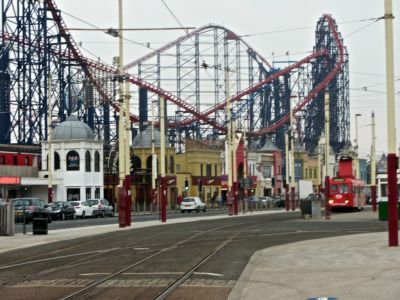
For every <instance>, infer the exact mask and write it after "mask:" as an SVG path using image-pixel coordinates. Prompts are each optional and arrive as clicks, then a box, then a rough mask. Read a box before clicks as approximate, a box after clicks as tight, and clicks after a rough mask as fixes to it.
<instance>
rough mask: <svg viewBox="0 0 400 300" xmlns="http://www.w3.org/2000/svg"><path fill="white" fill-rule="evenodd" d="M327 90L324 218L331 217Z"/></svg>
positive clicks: (327, 102) (326, 93)
mask: <svg viewBox="0 0 400 300" xmlns="http://www.w3.org/2000/svg"><path fill="white" fill-rule="evenodd" d="M329 136H330V134H329V91H328V90H326V91H325V219H326V220H329V219H330V218H331V207H330V204H329V194H330V190H329V142H330V141H329V140H330V138H329Z"/></svg>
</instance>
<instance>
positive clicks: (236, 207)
mask: <svg viewBox="0 0 400 300" xmlns="http://www.w3.org/2000/svg"><path fill="white" fill-rule="evenodd" d="M232 192H233V214H234V215H235V216H237V215H238V212H239V205H238V183H237V182H234V183H233V191H232Z"/></svg>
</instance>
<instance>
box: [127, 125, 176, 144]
mask: <svg viewBox="0 0 400 300" xmlns="http://www.w3.org/2000/svg"><path fill="white" fill-rule="evenodd" d="M160 140H161V134H160V131H159V130H158V129H155V128H154V146H155V147H160ZM165 141H167V139H165ZM168 146H169V145H166V147H168ZM132 148H151V126H147V127H146V128H145V129H144V130H143V131H141V132H139V134H138V135H137V136H135V138H134V139H133V141H132Z"/></svg>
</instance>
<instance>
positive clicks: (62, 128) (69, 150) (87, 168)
mask: <svg viewBox="0 0 400 300" xmlns="http://www.w3.org/2000/svg"><path fill="white" fill-rule="evenodd" d="M41 152H42V155H41V160H42V163H41V164H42V169H43V170H44V171H40V172H39V178H38V180H39V181H40V182H43V184H45V195H46V197H44V194H43V193H42V195H41V198H47V184H48V176H49V171H51V175H52V178H53V179H52V185H53V201H70V200H86V199H90V198H102V197H103V189H104V188H103V142H102V141H100V140H96V139H95V136H94V134H93V131H92V130H91V129H90V127H89V126H88V125H87V124H85V123H83V122H81V121H79V120H78V119H77V118H76V117H75V116H73V115H71V116H70V117H68V119H67V120H66V121H65V122H62V123H60V124H59V125H58V126H57V127H56V128H55V129H54V130H53V133H52V142H51V155H52V156H51V162H52V163H51V165H50V166H49V165H48V158H49V157H48V155H49V143H48V141H44V142H42V151H41ZM49 169H50V170H49Z"/></svg>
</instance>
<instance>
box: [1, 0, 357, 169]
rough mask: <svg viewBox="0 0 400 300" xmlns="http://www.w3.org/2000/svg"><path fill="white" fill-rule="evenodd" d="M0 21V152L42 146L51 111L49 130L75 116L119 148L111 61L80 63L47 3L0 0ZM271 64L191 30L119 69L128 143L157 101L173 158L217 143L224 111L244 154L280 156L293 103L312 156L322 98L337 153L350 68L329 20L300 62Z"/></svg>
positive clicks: (216, 30)
mask: <svg viewBox="0 0 400 300" xmlns="http://www.w3.org/2000/svg"><path fill="white" fill-rule="evenodd" d="M2 16H3V18H2V27H1V44H0V143H2V144H10V143H18V144H39V143H40V142H41V141H43V140H46V139H47V134H48V132H47V130H48V129H47V128H48V127H47V120H48V112H49V111H51V119H52V122H53V124H54V126H55V125H57V123H59V122H62V121H64V120H66V118H67V117H68V116H69V115H70V114H75V115H77V117H78V118H79V119H80V120H82V121H84V122H86V123H87V124H88V125H89V126H90V127H91V128H92V129H93V131H94V133H95V135H96V136H97V138H99V139H102V140H103V141H104V147H105V150H106V151H111V149H112V148H113V145H115V144H116V141H117V140H118V130H117V127H118V126H117V124H118V118H119V113H118V111H119V104H118V85H119V83H118V82H119V80H118V60H116V62H115V64H114V65H107V64H105V63H102V62H100V61H95V60H92V59H90V58H87V57H85V56H84V55H83V54H82V52H81V51H80V48H79V46H78V44H77V43H76V42H75V41H74V39H73V36H72V35H71V33H70V31H69V29H68V27H67V25H66V24H65V22H64V20H63V18H62V10H60V9H59V8H58V7H57V6H56V3H55V1H54V0H45V1H34V0H2ZM275 65H276V64H275V63H272V64H271V63H269V62H268V61H267V60H266V59H265V58H263V57H262V56H261V55H260V54H259V53H258V52H256V51H255V50H254V49H253V48H252V47H251V46H250V45H249V44H248V43H247V42H246V41H244V40H243V38H242V37H241V36H240V35H238V34H236V33H234V32H233V31H231V30H229V29H228V28H225V27H223V26H218V25H207V26H203V27H200V28H198V29H196V30H193V31H192V32H190V33H188V34H186V35H184V36H181V37H179V38H177V39H176V40H174V41H172V42H170V43H168V44H166V45H164V46H163V47H161V48H159V49H156V50H154V51H152V52H150V53H148V54H147V55H145V56H143V57H141V58H138V59H137V60H135V61H132V62H129V63H128V64H126V65H125V66H124V77H125V80H127V81H128V82H129V83H131V84H130V94H131V95H132V100H131V102H134V103H136V104H138V107H139V109H138V111H134V112H132V113H131V116H130V119H131V121H132V135H133V136H135V135H136V134H137V132H138V131H140V130H142V129H143V128H144V127H145V126H146V124H148V122H149V121H150V120H149V115H150V110H151V106H153V105H154V106H155V107H156V115H158V111H159V109H158V107H159V106H158V104H159V101H160V99H164V100H165V103H166V107H167V109H166V123H167V128H168V133H167V135H168V138H169V142H170V144H171V145H173V146H174V147H175V148H176V150H177V151H178V152H182V151H185V149H184V141H185V139H186V138H195V139H218V138H223V137H224V135H225V134H226V131H227V117H226V115H227V114H226V111H227V104H228V103H229V106H230V107H229V108H228V109H230V110H231V113H232V118H233V120H234V122H236V128H237V130H238V131H246V132H247V137H248V139H249V140H248V143H249V145H251V146H252V147H253V148H261V147H262V146H263V145H264V144H265V143H266V141H267V139H270V140H272V141H273V142H275V143H276V144H277V145H278V147H280V148H281V149H283V148H284V133H285V132H287V131H288V129H289V122H288V121H289V118H290V105H291V101H292V102H293V105H294V107H293V112H294V115H295V118H294V119H295V125H294V126H295V130H294V131H295V132H296V135H297V137H296V138H297V139H299V140H300V141H301V143H303V144H304V146H305V149H306V150H307V151H309V152H312V151H314V149H315V148H316V146H317V144H318V140H319V138H320V136H321V134H322V130H323V124H324V93H325V91H327V92H328V93H329V96H330V120H331V123H330V137H329V139H330V144H331V146H332V148H333V149H334V151H335V153H339V152H340V150H341V149H342V148H343V147H344V146H345V145H346V144H347V143H348V142H349V140H350V118H349V77H348V66H349V64H348V54H347V50H346V47H345V46H344V45H343V39H342V37H341V34H340V33H339V32H338V28H337V25H336V22H335V20H334V19H333V18H332V17H331V16H330V15H328V14H325V15H323V16H322V17H321V18H320V19H319V20H318V22H317V25H316V30H315V46H314V48H313V49H312V51H311V52H310V54H309V55H308V56H306V57H305V58H303V59H301V60H299V61H296V62H287V63H286V64H280V66H281V67H280V68H278V67H275ZM49 80H50V81H51V82H52V84H51V89H49V88H48V82H49ZM50 99H51V101H50ZM49 105H51V106H50V110H49V107H48V106H49ZM156 119H158V117H156ZM156 125H157V124H156ZM110 157H111V156H110ZM107 165H110V164H107Z"/></svg>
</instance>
